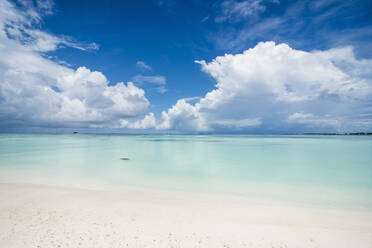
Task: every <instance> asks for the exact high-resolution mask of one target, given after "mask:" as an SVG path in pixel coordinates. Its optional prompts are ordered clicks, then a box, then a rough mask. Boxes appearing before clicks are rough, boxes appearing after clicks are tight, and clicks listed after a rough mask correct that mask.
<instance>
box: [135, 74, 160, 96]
mask: <svg viewBox="0 0 372 248" xmlns="http://www.w3.org/2000/svg"><path fill="white" fill-rule="evenodd" d="M132 81H133V82H135V83H140V84H144V83H150V84H154V85H157V87H156V90H157V91H158V92H159V93H165V92H166V91H167V89H166V88H165V85H166V83H167V79H166V78H165V77H164V76H159V75H155V76H145V75H142V74H138V75H136V76H134V77H132Z"/></svg>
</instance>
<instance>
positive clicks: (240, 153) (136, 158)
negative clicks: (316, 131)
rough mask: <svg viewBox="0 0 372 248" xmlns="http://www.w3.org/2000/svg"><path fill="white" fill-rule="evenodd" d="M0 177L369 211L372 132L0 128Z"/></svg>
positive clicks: (371, 206)
mask: <svg viewBox="0 0 372 248" xmlns="http://www.w3.org/2000/svg"><path fill="white" fill-rule="evenodd" d="M126 158H127V159H128V160H124V159H126ZM0 183H33V184H47V185H61V186H68V187H81V188H92V189H106V188H107V189H120V188H122V187H137V188H144V189H146V188H148V189H160V190H175V191H177V190H178V191H183V192H199V193H206V194H228V195H238V196H242V197H246V198H247V199H250V198H251V199H265V200H268V201H274V202H287V203H292V204H305V205H311V206H326V207H337V208H340V207H342V208H354V209H359V210H366V211H371V210H372V137H371V136H322V135H160V134H159V135H150V134H147V135H116V134H111V135H107V134H0Z"/></svg>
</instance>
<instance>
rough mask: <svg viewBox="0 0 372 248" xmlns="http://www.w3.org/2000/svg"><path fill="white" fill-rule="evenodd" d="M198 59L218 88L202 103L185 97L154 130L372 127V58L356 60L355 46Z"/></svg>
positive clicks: (262, 47)
mask: <svg viewBox="0 0 372 248" xmlns="http://www.w3.org/2000/svg"><path fill="white" fill-rule="evenodd" d="M195 62H196V63H198V64H200V65H201V68H202V71H204V72H205V73H207V74H209V75H210V76H211V77H212V78H213V79H215V80H216V82H217V84H216V88H215V89H214V90H212V91H210V92H208V93H207V94H206V95H205V96H204V97H203V98H201V99H200V100H199V101H198V102H196V103H195V104H190V103H188V102H187V101H185V100H184V99H182V100H179V101H178V102H177V103H176V104H175V105H174V106H172V107H171V108H170V109H169V110H167V111H164V112H163V113H162V116H161V117H160V118H159V120H157V121H154V120H153V118H154V117H153V115H151V116H150V117H151V119H152V121H151V123H152V125H153V128H155V129H160V130H162V129H172V130H183V131H229V130H230V131H231V130H240V131H242V130H243V131H244V130H245V131H248V132H249V131H252V132H273V133H275V132H301V131H320V130H321V131H352V130H368V129H370V128H371V124H372V107H371V106H372V104H371V93H372V77H371V76H372V73H371V70H370V68H372V61H371V60H358V59H356V57H355V56H354V53H353V49H352V47H342V48H336V49H331V50H326V51H313V52H306V51H301V50H295V49H292V48H291V47H289V46H288V45H286V44H275V43H274V42H261V43H259V44H257V45H256V46H255V47H254V48H251V49H248V50H246V51H244V52H243V53H241V54H236V55H231V54H226V55H224V56H220V57H217V58H215V59H214V60H212V61H211V62H206V61H204V60H201V61H195ZM147 118H149V116H147ZM147 123H148V125H146V127H147V128H149V127H150V126H151V125H150V124H149V123H150V122H147ZM135 127H136V128H140V127H141V125H136V126H135Z"/></svg>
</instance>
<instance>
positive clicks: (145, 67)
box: [136, 61, 152, 71]
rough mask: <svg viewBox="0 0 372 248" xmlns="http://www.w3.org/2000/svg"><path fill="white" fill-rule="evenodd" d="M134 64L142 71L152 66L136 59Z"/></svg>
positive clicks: (150, 68)
mask: <svg viewBox="0 0 372 248" xmlns="http://www.w3.org/2000/svg"><path fill="white" fill-rule="evenodd" d="M136 66H137V68H138V69H140V70H142V71H151V70H152V67H151V66H149V65H147V64H146V63H145V62H143V61H137V63H136Z"/></svg>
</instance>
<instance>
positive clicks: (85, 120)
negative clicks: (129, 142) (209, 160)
mask: <svg viewBox="0 0 372 248" xmlns="http://www.w3.org/2000/svg"><path fill="white" fill-rule="evenodd" d="M371 9H372V2H371V1H368V0H365V1H362V0H359V1H358V0H350V1H340V0H318V1H314V0H312V1H310V0H299V1H284V0H222V1H216V0H214V1H212V0H210V1H209V0H204V1H197V0H189V1H181V0H139V1H114V0H112V1H93V0H89V1H87V0H74V1H72V0H71V1H70V0H56V1H52V0H29V1H27V0H0V132H71V131H81V132H115V133H116V132H119V133H147V132H151V133H152V132H159V133H184V132H186V133H248V134H256V133H307V132H359V131H363V132H364V131H372V12H371V11H370V10H371Z"/></svg>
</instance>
